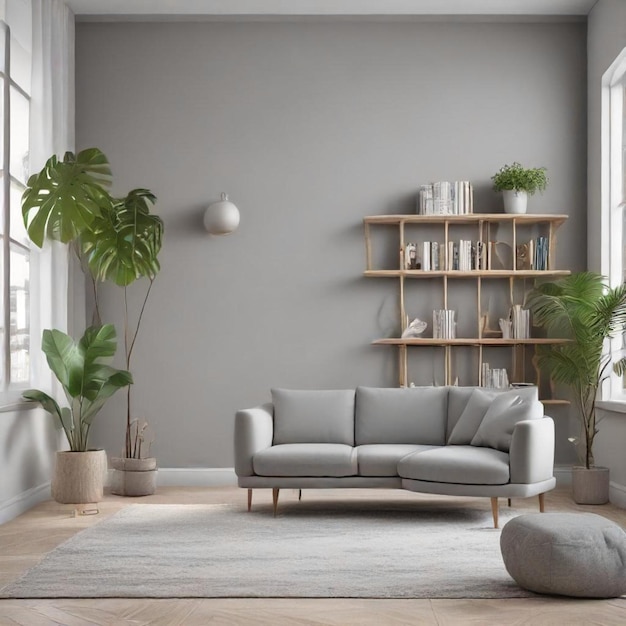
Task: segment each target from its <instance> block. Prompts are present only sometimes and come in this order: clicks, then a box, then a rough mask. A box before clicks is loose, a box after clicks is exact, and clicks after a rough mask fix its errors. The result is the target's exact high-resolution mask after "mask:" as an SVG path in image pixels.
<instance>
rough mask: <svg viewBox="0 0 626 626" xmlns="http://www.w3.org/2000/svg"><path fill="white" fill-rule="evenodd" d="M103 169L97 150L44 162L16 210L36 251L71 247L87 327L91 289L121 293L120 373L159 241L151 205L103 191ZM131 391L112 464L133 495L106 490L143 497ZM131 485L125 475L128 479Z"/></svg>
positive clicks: (143, 193) (150, 199)
mask: <svg viewBox="0 0 626 626" xmlns="http://www.w3.org/2000/svg"><path fill="white" fill-rule="evenodd" d="M110 186H111V170H110V166H109V162H108V160H107V158H106V156H105V155H104V154H103V153H102V152H101V151H100V150H99V149H97V148H90V149H88V150H83V151H82V152H79V153H78V154H77V155H75V154H73V153H71V152H67V153H66V154H65V155H64V157H63V159H62V160H60V159H58V158H57V157H56V156H53V157H51V158H50V159H49V160H48V161H47V162H46V164H45V166H44V167H43V169H42V170H41V171H40V172H39V173H38V174H34V175H33V176H31V178H30V179H29V181H28V187H27V189H26V191H25V192H24V195H23V200H22V211H23V215H24V222H25V224H26V228H27V232H28V234H29V237H30V238H31V240H32V241H33V242H34V243H35V244H36V245H38V246H41V245H42V244H43V241H44V240H45V239H46V238H49V239H56V240H60V241H62V242H64V243H67V244H69V245H70V246H71V249H72V250H73V251H74V253H75V254H76V255H77V257H78V258H79V260H80V262H81V267H83V270H84V271H85V273H86V274H87V276H89V278H90V279H91V282H92V285H93V294H94V302H95V311H94V323H96V324H100V323H101V315H100V308H99V299H98V285H99V283H101V282H105V281H110V282H113V283H114V284H116V285H119V286H121V287H122V288H123V289H124V304H125V306H124V357H125V365H126V369H127V370H130V368H131V358H132V354H133V349H134V347H135V342H136V339H137V334H138V332H139V328H140V325H141V320H142V317H143V313H144V310H145V306H146V303H147V300H148V298H149V296H150V292H151V288H152V284H153V281H154V279H155V277H156V275H157V273H158V272H159V269H160V266H159V261H158V254H159V252H160V249H161V242H162V237H163V222H162V220H161V218H159V217H158V216H156V215H154V214H151V213H150V205H151V204H152V203H154V201H155V200H156V198H155V196H154V195H153V194H152V193H151V192H150V191H149V190H147V189H133V190H132V191H130V192H129V193H128V194H127V195H126V196H125V197H122V198H117V197H114V196H112V195H111V194H110V193H109V189H110ZM140 278H146V279H147V280H148V286H147V289H146V292H145V295H144V299H143V303H142V306H141V307H140V311H139V315H138V317H137V321H136V324H135V325H131V324H130V322H129V315H128V299H127V288H128V286H129V285H130V284H131V283H133V282H135V281H136V280H138V279H140ZM130 389H131V387H130V386H128V389H127V397H126V405H127V406H126V435H125V444H124V452H123V458H124V459H132V460H131V461H127V462H126V461H123V462H117V461H112V463H113V464H114V466H115V465H116V464H117V467H120V468H121V469H122V470H124V469H130V471H132V472H135V473H136V472H138V471H142V472H144V473H142V474H141V475H135V478H136V479H137V480H136V482H137V483H138V485H140V486H141V488H140V489H137V488H134V487H133V486H132V485H130V488H129V490H128V491H125V490H124V485H126V484H127V482H128V481H127V480H126V479H124V480H119V479H116V477H115V476H114V479H113V489H112V490H113V491H114V492H117V493H122V495H125V494H126V495H145V494H148V493H153V492H154V490H155V487H156V459H154V458H148V459H145V458H143V457H145V456H146V454H149V453H150V445H149V442H145V433H146V429H145V426H144V425H140V424H139V422H138V421H137V420H134V419H132V417H131V415H132V408H131V391H130ZM131 482H132V477H131Z"/></svg>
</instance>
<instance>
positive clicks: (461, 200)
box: [417, 180, 474, 215]
mask: <svg viewBox="0 0 626 626" xmlns="http://www.w3.org/2000/svg"><path fill="white" fill-rule="evenodd" d="M417 197H418V201H417V212H418V214H419V215H467V214H468V213H473V212H474V190H473V188H472V184H471V183H470V182H469V181H468V180H457V181H455V182H453V183H451V182H449V181H447V180H442V181H439V182H436V183H430V184H428V185H422V186H421V187H420V189H419V193H418V196H417Z"/></svg>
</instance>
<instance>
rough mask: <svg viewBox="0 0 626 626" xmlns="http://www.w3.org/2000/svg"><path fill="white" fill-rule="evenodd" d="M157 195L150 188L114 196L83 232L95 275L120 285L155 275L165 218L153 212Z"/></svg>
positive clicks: (88, 256)
mask: <svg viewBox="0 0 626 626" xmlns="http://www.w3.org/2000/svg"><path fill="white" fill-rule="evenodd" d="M155 199H156V198H155V196H154V194H152V192H150V191H149V190H148V189H133V190H132V191H131V192H130V193H129V194H128V195H127V196H126V197H125V198H122V199H119V200H115V201H114V202H113V205H112V206H111V209H110V210H108V211H106V212H103V213H102V214H101V216H100V217H98V218H96V219H95V220H94V222H93V223H92V225H91V227H90V228H89V230H88V231H86V232H85V233H83V235H82V236H81V245H82V252H83V254H84V255H85V257H86V259H87V263H88V264H89V269H90V270H91V273H92V274H93V276H94V277H95V278H96V279H97V280H100V281H105V280H110V281H113V282H114V283H115V284H116V285H119V286H120V287H125V286H126V285H130V284H131V283H132V282H133V281H135V280H136V279H138V278H141V277H147V278H150V279H152V278H154V277H155V276H156V274H157V273H158V272H159V269H160V266H159V261H158V259H157V256H158V253H159V251H160V249H161V242H162V238H163V221H162V220H161V218H160V217H158V216H156V215H154V214H151V213H150V204H152V203H154V201H155Z"/></svg>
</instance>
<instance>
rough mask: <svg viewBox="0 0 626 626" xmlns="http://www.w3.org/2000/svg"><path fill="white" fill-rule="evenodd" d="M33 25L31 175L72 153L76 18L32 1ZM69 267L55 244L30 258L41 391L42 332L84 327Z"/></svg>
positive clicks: (58, 5)
mask: <svg viewBox="0 0 626 626" xmlns="http://www.w3.org/2000/svg"><path fill="white" fill-rule="evenodd" d="M32 25H33V30H32V33H33V41H32V59H33V62H32V83H31V84H32V87H31V114H30V141H31V144H30V170H31V173H32V172H37V171H39V170H40V169H41V168H42V167H43V165H44V164H45V162H46V160H47V159H48V158H49V157H50V156H51V155H53V154H57V155H63V153H64V152H65V151H67V150H71V151H74V14H73V13H72V12H71V11H70V10H69V8H68V7H67V6H66V5H65V3H64V2H63V0H32ZM73 265H74V264H73V261H72V259H71V258H70V257H69V254H68V247H67V246H66V245H63V244H59V243H54V244H50V243H46V244H45V246H44V248H43V250H42V251H41V253H39V254H33V255H32V264H31V272H32V275H33V284H34V286H35V289H34V291H36V293H32V294H31V298H32V304H31V306H32V307H33V312H34V313H35V315H33V316H32V317H33V318H34V319H33V326H36V328H32V330H31V332H32V349H31V355H32V362H33V378H34V380H33V382H34V383H35V384H36V385H37V386H41V387H43V388H45V387H48V388H51V389H54V388H55V384H54V382H55V381H54V380H53V376H52V374H51V372H50V370H49V368H48V366H47V364H46V362H45V358H44V357H43V355H42V354H41V352H40V345H39V344H40V337H41V331H42V330H43V329H44V328H57V329H59V330H63V331H65V332H67V331H68V330H69V332H70V333H71V334H74V333H75V331H76V330H77V329H79V328H80V327H82V326H83V325H84V285H83V283H82V276H80V277H79V276H77V275H75V269H74V267H73ZM81 309H82V311H83V312H82V317H83V319H79V318H80V317H81ZM37 313H38V315H37ZM37 317H38V318H39V319H38V320H37Z"/></svg>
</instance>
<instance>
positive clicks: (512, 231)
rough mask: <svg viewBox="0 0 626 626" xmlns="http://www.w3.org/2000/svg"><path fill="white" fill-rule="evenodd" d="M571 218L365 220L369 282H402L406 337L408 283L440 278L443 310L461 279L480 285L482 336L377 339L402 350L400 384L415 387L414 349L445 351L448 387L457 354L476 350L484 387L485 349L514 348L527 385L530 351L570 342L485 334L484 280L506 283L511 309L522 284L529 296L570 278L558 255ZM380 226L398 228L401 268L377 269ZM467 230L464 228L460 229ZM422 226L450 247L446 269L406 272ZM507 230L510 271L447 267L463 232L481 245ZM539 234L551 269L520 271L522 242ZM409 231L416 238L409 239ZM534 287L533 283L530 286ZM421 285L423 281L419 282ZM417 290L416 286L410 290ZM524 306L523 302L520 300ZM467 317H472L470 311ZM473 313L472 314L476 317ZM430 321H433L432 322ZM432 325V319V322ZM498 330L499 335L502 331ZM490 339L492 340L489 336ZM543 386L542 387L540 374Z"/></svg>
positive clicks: (518, 374) (514, 371)
mask: <svg viewBox="0 0 626 626" xmlns="http://www.w3.org/2000/svg"><path fill="white" fill-rule="evenodd" d="M566 220H567V215H537V214H524V215H509V214H501V213H498V214H482V213H473V214H469V215H373V216H369V217H365V218H364V219H363V224H364V230H365V254H366V269H365V272H364V276H366V277H367V278H388V279H389V278H390V279H394V280H397V281H398V285H399V310H400V325H399V326H400V334H402V332H404V330H405V329H406V327H407V323H408V321H409V316H407V311H406V290H407V289H408V288H409V287H407V284H406V282H407V281H409V282H412V281H414V280H418V281H419V280H439V281H441V285H442V301H443V308H444V309H447V308H448V302H449V296H450V293H451V291H452V290H453V289H454V288H455V285H458V281H459V280H463V281H474V282H475V285H476V302H477V306H476V309H475V311H474V313H473V315H475V317H476V334H475V336H473V337H463V338H454V339H448V338H446V339H442V338H433V337H432V334H431V336H430V337H429V336H427V335H428V333H426V336H424V337H417V338H408V339H402V338H400V337H391V338H383V339H377V340H375V341H373V344H374V345H379V346H396V347H397V349H398V353H399V384H400V385H401V386H407V385H408V384H409V374H408V350H409V349H410V348H414V347H415V348H418V347H427V346H430V347H440V348H441V349H442V350H443V351H444V370H445V371H444V375H445V376H444V377H445V384H453V371H452V355H453V350H455V349H457V348H461V347H470V348H475V349H476V350H477V353H478V354H477V363H478V367H477V371H478V376H477V378H478V379H477V381H476V384H481V382H482V381H481V380H480V376H481V364H482V363H483V356H484V355H483V349H484V348H492V347H502V348H509V349H510V350H511V373H510V380H511V382H525V374H526V372H527V371H528V369H529V367H528V362H527V361H528V357H527V352H528V347H529V346H530V347H531V348H532V347H535V348H536V346H539V345H542V344H543V345H546V344H548V345H549V344H558V343H562V342H564V341H566V340H563V339H547V338H541V337H535V338H528V339H503V338H502V337H497V336H495V337H494V336H493V335H494V331H493V330H490V331H489V332H488V333H484V332H483V331H484V329H483V323H484V320H483V318H484V314H483V312H482V310H481V293H482V290H483V281H493V280H495V279H499V280H501V281H503V282H504V283H505V285H506V287H505V285H503V286H502V289H506V291H507V292H508V297H509V302H510V304H511V306H512V305H513V304H514V297H515V296H514V294H515V291H516V285H517V284H518V283H520V282H521V283H522V290H523V291H524V292H527V291H528V290H529V289H530V287H531V286H532V285H533V284H534V281H535V280H536V279H543V278H556V277H559V276H566V275H568V274H570V272H569V271H568V270H562V269H557V268H556V267H555V251H556V232H557V229H558V228H559V226H561V225H562V224H563V223H564V222H565V221H566ZM378 227H383V228H395V229H396V236H397V240H398V242H399V247H398V254H397V257H396V258H397V259H398V261H397V266H396V267H375V266H374V261H373V246H374V243H373V235H372V233H373V230H374V229H375V228H378ZM459 227H461V228H459ZM420 228H421V231H423V233H424V236H422V237H421V240H422V241H428V240H429V237H428V236H427V235H426V232H428V233H431V234H432V232H433V229H435V230H436V231H437V233H438V235H437V237H438V239H439V243H440V245H443V246H444V253H443V254H444V262H443V267H444V269H437V270H422V269H406V268H405V265H404V249H405V246H406V244H407V243H408V241H411V240H412V238H413V237H414V235H415V233H417V235H418V241H419V237H420V232H421V231H420ZM500 229H504V230H505V231H506V233H505V236H506V239H507V241H506V245H508V246H509V247H510V248H511V251H512V254H511V256H512V259H511V262H510V267H505V268H498V269H474V270H469V271H467V270H464V271H460V270H456V269H447V268H449V267H450V266H451V265H452V263H451V259H449V258H448V254H449V252H448V251H449V246H448V244H449V242H453V241H456V240H457V239H458V236H459V233H460V232H461V231H462V232H463V233H465V236H466V234H467V233H468V232H469V234H470V236H471V240H472V241H476V242H481V243H482V242H484V243H488V242H493V241H495V240H496V239H495V236H494V231H495V230H500ZM533 230H534V231H537V232H539V231H540V232H541V233H543V234H542V236H544V237H545V238H546V239H547V242H548V255H547V269H541V270H537V269H528V267H520V268H518V267H517V265H518V260H517V254H516V252H517V248H518V244H520V243H526V242H527V241H528V239H527V238H528V232H529V231H533ZM409 233H410V237H411V239H409ZM529 283H530V284H529ZM418 284H419V283H418ZM414 288H415V287H413V286H411V287H410V289H414ZM418 288H419V287H418ZM518 304H521V302H518ZM463 314H464V315H467V314H468V310H464V312H463ZM470 314H472V313H470ZM427 321H429V320H427ZM429 327H430V321H429ZM496 332H497V331H496ZM485 335H489V336H485ZM536 382H537V384H538V383H539V380H538V374H537V381H536ZM544 402H545V403H546V404H566V403H567V401H565V400H557V399H546V400H544Z"/></svg>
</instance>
